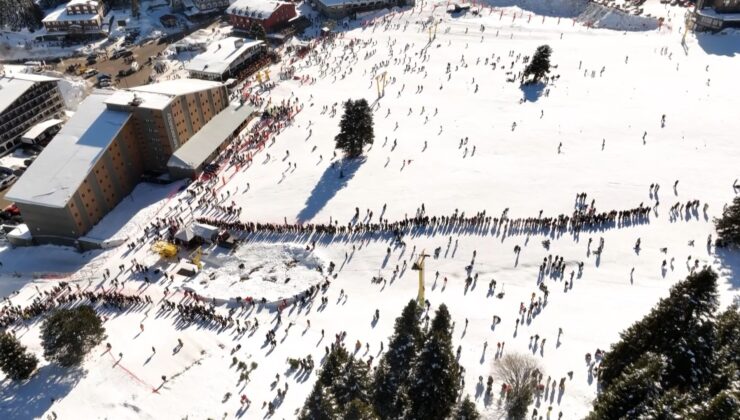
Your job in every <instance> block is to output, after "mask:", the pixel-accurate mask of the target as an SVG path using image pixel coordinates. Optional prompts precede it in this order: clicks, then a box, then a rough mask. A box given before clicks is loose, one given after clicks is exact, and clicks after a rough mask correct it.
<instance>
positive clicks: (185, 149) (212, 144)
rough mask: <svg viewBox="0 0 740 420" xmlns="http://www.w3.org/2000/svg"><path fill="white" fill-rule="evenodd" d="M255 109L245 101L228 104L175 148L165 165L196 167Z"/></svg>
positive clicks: (186, 167)
mask: <svg viewBox="0 0 740 420" xmlns="http://www.w3.org/2000/svg"><path fill="white" fill-rule="evenodd" d="M255 111H256V108H254V107H253V106H251V105H248V104H246V103H245V104H242V105H239V106H234V105H229V106H228V107H226V108H225V109H224V110H223V111H221V112H219V113H218V114H216V116H214V117H213V118H211V120H210V121H208V123H206V125H205V126H203V128H201V129H200V130H199V131H198V132H197V133H195V134H194V135H193V137H191V138H190V140H188V141H187V142H186V143H185V144H183V145H182V146H181V147H180V148H179V149H177V150H176V151H175V153H173V154H172V156H170V159H169V160H168V161H167V166H168V167H175V168H185V169H195V168H197V167H198V166H200V165H201V164H202V163H203V162H204V161H205V160H206V159H207V158H208V157H209V156H210V155H211V154H212V153H213V152H214V151H216V150H217V149H218V148H219V146H221V144H223V142H224V140H225V139H226V137H228V136H229V135H231V133H233V132H234V130H236V129H237V127H239V125H240V124H241V123H243V122H244V121H245V120H246V119H247V118H248V117H249V115H251V114H252V113H253V112H255Z"/></svg>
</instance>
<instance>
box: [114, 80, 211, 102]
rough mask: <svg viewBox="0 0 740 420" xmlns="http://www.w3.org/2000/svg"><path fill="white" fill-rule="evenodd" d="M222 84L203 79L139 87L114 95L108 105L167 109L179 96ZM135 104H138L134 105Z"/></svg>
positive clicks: (116, 92)
mask: <svg viewBox="0 0 740 420" xmlns="http://www.w3.org/2000/svg"><path fill="white" fill-rule="evenodd" d="M222 85H223V84H222V83H220V82H211V81H208V80H201V79H174V80H166V81H163V82H160V83H153V84H149V85H144V86H137V87H133V88H129V89H126V90H118V91H115V93H113V94H112V95H111V96H110V98H109V99H108V100H106V101H105V103H106V104H111V105H121V106H137V107H141V108H149V109H165V108H166V107H167V106H168V105H169V104H170V102H172V100H173V99H175V98H176V97H177V96H181V95H187V94H190V93H195V92H200V91H203V90H208V89H213V88H215V87H219V86H222ZM135 102H138V103H137V104H136V105H134V103H135Z"/></svg>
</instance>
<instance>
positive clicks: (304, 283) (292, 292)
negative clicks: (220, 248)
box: [183, 244, 324, 302]
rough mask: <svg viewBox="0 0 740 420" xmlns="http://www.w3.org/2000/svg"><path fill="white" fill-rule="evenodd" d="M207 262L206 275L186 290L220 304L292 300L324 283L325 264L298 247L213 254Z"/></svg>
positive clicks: (268, 246) (252, 248) (251, 247)
mask: <svg viewBox="0 0 740 420" xmlns="http://www.w3.org/2000/svg"><path fill="white" fill-rule="evenodd" d="M203 261H204V262H205V265H204V269H203V271H202V272H201V273H200V274H198V275H197V276H195V277H194V278H192V279H191V280H189V281H186V282H185V283H184V284H183V286H184V287H185V288H187V289H189V290H192V291H194V292H196V293H198V294H199V295H201V296H204V297H207V298H209V299H212V298H215V299H216V300H217V301H228V300H229V299H233V298H235V297H237V296H239V297H241V298H247V297H252V298H254V299H255V300H260V299H262V298H264V299H266V300H267V302H279V301H281V300H283V299H287V300H291V299H292V298H294V297H296V296H297V295H300V294H301V293H303V292H304V291H306V290H307V289H308V288H310V287H311V286H313V285H317V284H320V283H321V282H322V281H323V280H324V277H323V275H322V274H321V273H320V272H319V271H318V268H319V267H321V266H323V265H324V260H323V259H322V258H320V257H319V256H318V255H317V254H316V252H315V251H314V252H310V251H306V250H305V249H304V248H302V247H300V246H298V245H290V244H277V245H274V244H259V245H258V244H255V245H244V246H241V247H239V248H237V250H236V251H235V252H234V253H233V254H226V253H219V254H211V255H209V256H207V257H205V256H204V258H203Z"/></svg>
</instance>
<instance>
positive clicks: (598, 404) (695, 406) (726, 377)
mask: <svg viewBox="0 0 740 420" xmlns="http://www.w3.org/2000/svg"><path fill="white" fill-rule="evenodd" d="M716 288H717V275H716V274H715V273H714V272H713V271H711V270H710V269H708V268H707V269H704V270H702V271H700V272H698V273H695V274H691V275H689V276H688V277H687V278H686V280H684V281H682V282H679V283H677V284H676V285H675V286H674V287H673V288H672V289H671V292H670V294H669V296H668V297H667V298H665V299H662V300H661V301H660V302H659V303H658V305H657V306H656V307H655V308H654V309H653V310H652V311H651V312H650V313H649V314H648V315H647V316H646V317H645V318H643V319H642V320H641V321H639V322H637V323H635V324H634V325H632V326H631V327H630V328H629V329H628V330H627V331H625V332H624V333H623V334H622V340H621V341H620V342H619V343H617V344H615V345H613V346H612V349H611V351H610V352H608V353H607V354H606V356H605V358H604V360H603V361H602V364H601V366H600V368H599V371H600V382H601V385H602V387H603V392H601V393H600V394H599V396H598V398H597V399H596V401H595V404H594V410H593V412H592V413H591V414H590V415H589V417H588V418H589V419H593V420H596V419H598V420H602V419H605V420H609V419H623V418H650V419H675V418H686V419H689V418H690V419H699V420H708V419H715V418H722V419H725V418H728V419H729V418H740V403H739V402H740V385H739V384H740V370H739V369H738V364H739V362H740V354H739V353H740V352H738V345H737V343H738V342H740V313H739V312H738V306H737V305H731V306H730V307H729V308H728V309H727V310H725V311H724V312H722V313H720V314H719V316H715V312H716V311H717V306H718V303H717V291H716Z"/></svg>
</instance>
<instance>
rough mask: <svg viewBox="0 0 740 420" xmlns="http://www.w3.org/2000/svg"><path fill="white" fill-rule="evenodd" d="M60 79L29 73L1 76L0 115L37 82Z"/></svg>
mask: <svg viewBox="0 0 740 420" xmlns="http://www.w3.org/2000/svg"><path fill="white" fill-rule="evenodd" d="M57 80H59V79H57V78H54V77H48V76H41V75H37V74H28V73H13V74H10V75H5V76H0V114H2V113H3V112H5V109H7V108H8V107H9V106H10V105H11V104H12V103H13V102H15V101H16V99H18V98H20V97H21V95H23V94H24V93H26V91H27V90H28V89H30V88H31V87H32V86H33V85H34V84H35V83H37V82H55V81H57Z"/></svg>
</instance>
